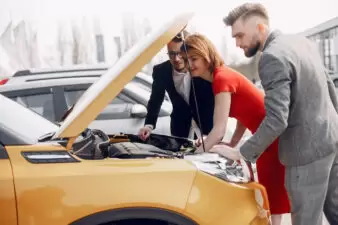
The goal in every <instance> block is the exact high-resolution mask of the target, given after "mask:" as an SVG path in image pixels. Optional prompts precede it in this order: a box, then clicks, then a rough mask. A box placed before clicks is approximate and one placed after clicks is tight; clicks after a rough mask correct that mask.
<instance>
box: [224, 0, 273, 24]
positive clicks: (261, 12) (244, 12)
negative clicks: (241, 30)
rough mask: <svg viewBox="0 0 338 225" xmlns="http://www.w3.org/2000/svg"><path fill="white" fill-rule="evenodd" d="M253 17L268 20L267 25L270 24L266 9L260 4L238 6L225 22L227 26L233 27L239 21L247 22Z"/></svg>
mask: <svg viewBox="0 0 338 225" xmlns="http://www.w3.org/2000/svg"><path fill="white" fill-rule="evenodd" d="M251 16H259V17H262V18H263V19H265V20H266V22H267V25H268V23H269V15H268V11H267V10H266V8H265V7H264V6H263V5H262V4H260V3H245V4H243V5H240V6H237V7H236V8H234V9H233V10H231V11H230V12H229V14H228V16H226V17H224V18H223V22H224V23H225V24H226V25H227V26H232V25H233V24H234V23H235V22H236V21H237V20H238V19H242V20H243V21H245V20H246V19H248V18H250V17H251Z"/></svg>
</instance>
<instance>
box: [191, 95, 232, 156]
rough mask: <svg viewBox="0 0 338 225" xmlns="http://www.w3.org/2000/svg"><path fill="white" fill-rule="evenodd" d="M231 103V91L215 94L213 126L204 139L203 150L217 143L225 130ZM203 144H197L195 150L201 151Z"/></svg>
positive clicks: (207, 149)
mask: <svg viewBox="0 0 338 225" xmlns="http://www.w3.org/2000/svg"><path fill="white" fill-rule="evenodd" d="M230 104H231V93H230V92H221V93H219V94H217V95H216V96H215V109H214V126H213V128H212V130H211V131H210V133H209V135H208V136H207V137H206V139H205V141H204V146H205V151H209V150H210V149H211V148H212V146H214V145H215V144H218V143H219V142H220V141H221V140H222V138H223V136H224V134H225V131H226V127H227V122H228V117H229V111H230ZM203 150H204V149H203V145H201V146H199V147H198V149H197V152H203Z"/></svg>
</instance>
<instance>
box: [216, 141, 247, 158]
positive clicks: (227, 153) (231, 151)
mask: <svg viewBox="0 0 338 225" xmlns="http://www.w3.org/2000/svg"><path fill="white" fill-rule="evenodd" d="M209 152H214V153H218V154H220V155H222V156H224V157H225V158H228V159H231V160H234V161H236V160H240V159H242V158H243V157H242V155H241V153H240V152H239V150H238V149H235V148H232V147H230V146H228V145H227V144H218V145H214V146H213V147H212V148H211V149H210V151H209Z"/></svg>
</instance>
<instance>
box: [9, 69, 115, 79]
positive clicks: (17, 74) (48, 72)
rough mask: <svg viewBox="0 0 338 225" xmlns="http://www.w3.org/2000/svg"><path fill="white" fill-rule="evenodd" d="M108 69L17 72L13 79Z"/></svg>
mask: <svg viewBox="0 0 338 225" xmlns="http://www.w3.org/2000/svg"><path fill="white" fill-rule="evenodd" d="M108 69H109V67H106V68H98V67H97V68H78V69H77V68H74V69H64V70H62V69H60V70H59V69H54V70H52V69H51V70H46V71H35V72H34V71H31V70H19V71H17V72H16V73H15V74H14V75H13V77H23V76H34V75H42V74H53V73H54V74H55V73H71V72H87V71H106V70H108Z"/></svg>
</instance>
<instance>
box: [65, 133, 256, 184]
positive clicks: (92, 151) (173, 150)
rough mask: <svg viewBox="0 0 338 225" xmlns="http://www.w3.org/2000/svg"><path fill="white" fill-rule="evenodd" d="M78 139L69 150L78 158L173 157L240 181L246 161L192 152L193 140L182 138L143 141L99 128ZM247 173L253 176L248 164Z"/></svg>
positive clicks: (132, 135)
mask: <svg viewBox="0 0 338 225" xmlns="http://www.w3.org/2000/svg"><path fill="white" fill-rule="evenodd" d="M82 137H83V138H82V140H80V141H77V142H76V143H74V145H73V150H72V153H73V154H74V155H76V156H78V157H80V158H82V159H88V160H90V159H92V160H98V159H105V158H114V159H147V158H171V159H174V158H177V159H185V160H189V161H192V162H193V163H194V164H195V165H196V166H197V167H198V168H201V169H202V170H203V171H205V172H208V173H211V174H212V175H214V176H217V177H219V178H221V179H224V180H228V181H235V182H243V180H244V179H247V178H245V177H246V175H245V174H244V173H245V171H244V167H245V166H246V167H247V165H245V164H246V163H245V162H244V163H242V164H241V163H239V162H236V161H233V160H230V159H226V158H224V157H221V156H219V155H218V154H215V153H202V154H194V151H195V146H194V144H193V141H191V140H189V139H185V138H180V137H174V136H166V135H159V134H151V135H150V137H149V138H148V139H147V140H145V141H143V140H141V139H140V138H139V137H138V136H137V135H134V134H117V135H111V136H108V135H106V134H105V133H104V132H102V131H100V130H90V129H87V130H86V131H85V132H84V133H83V134H82ZM248 174H249V176H250V177H251V178H249V179H253V172H252V168H251V166H250V170H249V171H248ZM247 180H248V179H247Z"/></svg>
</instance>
